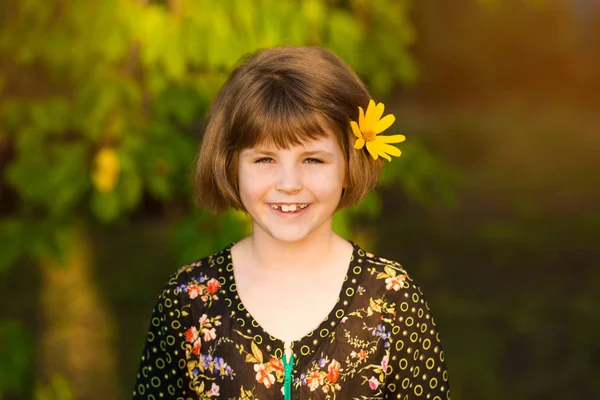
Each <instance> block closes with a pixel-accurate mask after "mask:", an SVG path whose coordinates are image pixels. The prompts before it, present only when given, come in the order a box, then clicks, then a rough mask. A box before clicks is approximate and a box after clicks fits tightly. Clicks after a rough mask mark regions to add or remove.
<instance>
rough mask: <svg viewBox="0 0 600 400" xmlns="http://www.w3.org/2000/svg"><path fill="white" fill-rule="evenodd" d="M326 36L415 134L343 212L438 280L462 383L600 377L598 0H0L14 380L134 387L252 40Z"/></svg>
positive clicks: (4, 384)
mask: <svg viewBox="0 0 600 400" xmlns="http://www.w3.org/2000/svg"><path fill="white" fill-rule="evenodd" d="M279 44H314V45H321V46H325V47H327V48H329V49H331V50H333V51H334V52H335V53H337V54H338V55H340V56H341V57H342V58H343V59H345V60H346V61H347V62H348V63H350V64H351V65H352V66H353V67H354V68H355V70H356V71H357V72H358V73H359V75H360V76H361V77H362V78H363V79H364V80H365V82H366V83H367V84H368V86H369V87H370V89H371V91H372V94H373V97H374V98H375V99H377V100H378V101H384V102H385V103H386V107H387V111H389V112H393V113H394V114H396V117H397V118H396V123H395V124H394V126H393V127H392V129H391V130H390V133H403V134H405V135H406V136H407V141H406V142H405V143H403V144H402V145H401V146H400V147H401V148H402V151H403V155H402V157H401V158H400V159H398V160H395V161H394V162H393V163H390V164H386V165H385V168H384V174H383V176H382V179H381V184H380V185H379V187H378V188H377V191H376V192H374V193H371V194H370V195H369V196H368V197H367V198H366V200H365V201H364V203H363V204H361V205H360V206H359V207H356V208H353V209H351V210H347V211H345V212H343V213H341V214H339V215H338V216H336V219H335V229H336V230H337V231H338V232H340V233H341V234H342V235H344V236H346V237H347V238H349V239H352V240H354V241H355V242H357V243H358V244H359V245H361V246H363V247H365V248H367V249H369V250H371V251H373V252H374V253H376V254H379V255H382V256H384V257H387V258H392V259H396V260H398V261H400V262H401V263H402V264H403V265H404V266H405V267H406V269H407V270H408V271H409V272H410V273H411V274H412V275H413V277H414V278H415V279H416V280H417V281H418V282H419V283H420V284H421V286H422V287H423V290H424V291H425V293H426V295H427V297H428V300H429V304H430V307H431V308H432V309H433V312H434V315H435V316H436V320H437V323H438V326H439V330H440V332H441V337H442V341H443V343H444V345H445V348H446V359H447V365H448V369H449V372H450V379H451V388H452V391H453V397H454V398H455V399H488V400H496V399H546V400H547V399H591V398H597V397H598V393H599V392H600V379H599V377H600V344H599V343H600V342H599V341H598V340H597V339H598V337H600V309H599V304H600V303H599V300H600V269H598V268H597V266H598V262H597V260H598V259H599V257H600V246H599V239H600V210H599V207H598V204H599V201H600V185H599V184H598V182H599V179H598V176H599V172H600V160H599V155H600V1H598V0H419V1H417V0H389V1H385V0H347V1H342V0H339V1H336V0H306V1H283V0H227V1H206V0H162V1H158V0H156V1H150V0H88V1H86V2H75V1H67V0H46V1H38V0H2V1H0V398H1V399H36V400H70V399H90V400H95V399H127V398H129V397H130V393H131V390H132V387H133V384H134V381H135V377H136V374H137V366H138V363H139V358H140V355H141V350H142V346H143V343H144V339H145V334H146V330H147V327H148V323H149V317H150V314H151V310H152V308H153V306H154V303H155V301H156V299H157V296H158V294H159V291H160V290H161V288H162V286H163V285H164V283H165V282H166V279H167V277H168V276H169V275H170V274H171V273H173V272H174V271H175V270H176V269H177V268H178V266H179V265H181V264H183V263H184V262H189V261H192V260H194V259H197V258H200V257H203V256H205V255H208V254H210V253H212V252H214V251H217V250H220V249H221V248H222V247H223V246H225V245H226V244H228V243H229V242H231V241H235V240H238V239H240V238H241V237H242V236H243V235H245V234H246V233H248V227H249V226H248V220H247V218H246V217H245V216H244V215H242V214H239V213H230V214H224V215H220V216H212V215H209V214H207V213H205V212H203V211H202V210H199V209H198V208H197V207H196V206H195V205H194V201H193V190H192V189H193V188H192V185H191V182H192V181H191V166H192V164H193V159H194V156H195V152H196V149H197V146H198V145H199V143H200V142H201V138H202V131H203V127H204V124H205V117H206V112H207V109H208V106H209V104H210V102H211V99H212V98H213V97H214V95H215V93H216V92H217V90H218V88H219V87H220V85H221V84H222V83H223V81H224V79H225V78H226V76H227V74H228V73H229V72H230V71H231V69H232V68H233V67H234V66H235V65H236V63H237V62H238V60H239V59H240V57H241V56H243V55H244V54H246V53H249V52H252V51H255V50H256V49H259V48H264V47H270V46H275V45H279Z"/></svg>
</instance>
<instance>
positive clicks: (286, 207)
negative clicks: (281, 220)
mask: <svg viewBox="0 0 600 400" xmlns="http://www.w3.org/2000/svg"><path fill="white" fill-rule="evenodd" d="M281 211H283V212H288V211H290V208H289V207H288V206H286V205H283V206H281Z"/></svg>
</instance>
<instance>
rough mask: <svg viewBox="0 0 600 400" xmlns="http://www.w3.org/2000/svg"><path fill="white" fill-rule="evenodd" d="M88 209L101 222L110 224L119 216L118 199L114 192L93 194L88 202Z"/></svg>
mask: <svg viewBox="0 0 600 400" xmlns="http://www.w3.org/2000/svg"><path fill="white" fill-rule="evenodd" d="M90 207H91V210H92V212H93V213H94V215H95V216H96V217H97V218H98V219H99V220H100V221H101V222H105V223H106V222H112V221H114V220H116V219H117V217H118V216H119V199H118V196H117V194H116V193H115V192H109V193H101V192H97V191H96V192H94V193H93V194H92V197H91V200H90Z"/></svg>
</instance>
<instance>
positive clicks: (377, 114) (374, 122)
mask: <svg viewBox="0 0 600 400" xmlns="http://www.w3.org/2000/svg"><path fill="white" fill-rule="evenodd" d="M384 109H385V106H384V105H383V103H379V104H377V106H375V111H374V112H373V115H372V116H371V118H373V119H372V120H371V123H372V125H371V128H375V126H376V125H377V123H378V122H379V120H380V119H381V116H382V115H383V110H384Z"/></svg>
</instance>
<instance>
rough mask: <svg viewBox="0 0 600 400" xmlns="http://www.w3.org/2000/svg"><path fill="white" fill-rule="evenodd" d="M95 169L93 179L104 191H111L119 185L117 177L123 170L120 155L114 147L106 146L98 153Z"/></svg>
mask: <svg viewBox="0 0 600 400" xmlns="http://www.w3.org/2000/svg"><path fill="white" fill-rule="evenodd" d="M94 162H95V164H96V165H95V167H96V168H95V169H94V172H93V174H92V181H93V182H94V185H95V186H96V188H97V189H98V191H100V192H102V193H108V192H111V191H112V190H113V189H114V188H115V186H116V185H117V178H118V177H119V172H120V170H121V164H120V162H119V157H118V156H117V153H116V152H115V151H114V150H113V149H109V148H104V149H102V150H100V151H99V152H98V154H96V159H95V160H94Z"/></svg>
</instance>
